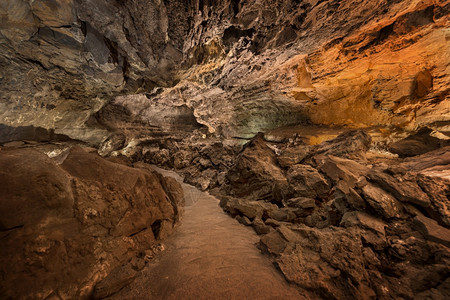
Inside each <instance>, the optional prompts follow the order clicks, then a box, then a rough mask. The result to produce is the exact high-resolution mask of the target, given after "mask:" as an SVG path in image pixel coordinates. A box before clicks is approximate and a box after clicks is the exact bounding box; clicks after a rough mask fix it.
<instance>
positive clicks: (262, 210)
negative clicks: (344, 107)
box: [216, 130, 450, 299]
mask: <svg viewBox="0 0 450 300" xmlns="http://www.w3.org/2000/svg"><path fill="white" fill-rule="evenodd" d="M369 147H370V136H368V135H367V134H366V133H365V132H364V131H360V130H358V131H351V132H347V133H345V134H342V135H340V136H338V137H337V138H335V139H334V140H330V141H328V142H325V143H322V144H320V145H317V146H307V145H304V146H302V145H297V146H292V145H285V146H284V147H281V149H279V150H280V151H277V152H278V154H277V153H276V152H275V151H273V150H272V149H271V148H270V147H269V146H268V145H267V143H266V142H265V141H264V140H263V136H262V135H258V136H256V137H255V138H254V139H253V140H252V141H251V142H249V143H248V144H247V145H245V146H244V149H243V150H242V152H241V153H240V154H239V156H238V157H237V159H236V162H235V164H234V165H233V166H232V167H231V168H230V169H229V170H228V172H227V174H226V179H227V181H226V184H225V185H224V186H223V187H222V188H221V190H220V192H217V191H216V194H217V195H218V196H219V197H220V198H221V203H220V205H221V206H222V207H223V208H224V210H225V211H227V212H228V213H229V214H230V215H232V216H233V217H236V220H238V221H239V222H240V223H242V224H244V225H248V226H252V227H253V228H254V229H255V231H256V232H257V233H258V234H260V235H261V240H260V243H259V247H260V249H261V250H262V251H263V252H265V253H267V254H268V255H270V256H271V257H272V258H273V260H274V262H275V264H276V266H277V267H278V268H279V269H280V270H281V272H282V273H283V274H284V276H285V277H286V278H287V279H288V280H289V281H290V282H293V283H296V284H298V285H299V286H301V287H302V288H306V289H308V290H311V291H313V292H315V293H317V294H318V295H320V296H321V297H323V298H326V299H369V298H377V299H391V298H403V299H412V298H415V299H446V298H448V297H449V296H450V295H449V291H450V280H449V278H448V274H449V271H450V267H449V266H450V250H449V247H450V229H449V227H450V226H449V225H450V224H449V223H448V217H449V209H450V200H449V196H450V178H449V175H450V173H449V170H450V147H443V148H440V149H437V150H434V151H431V152H427V153H426V154H423V155H421V156H415V157H411V158H408V159H405V160H403V159H397V160H396V161H395V163H394V164H390V165H388V164H385V163H379V162H377V161H376V160H373V159H372V160H371V159H369V158H368V157H367V155H366V153H367V152H368V150H369Z"/></svg>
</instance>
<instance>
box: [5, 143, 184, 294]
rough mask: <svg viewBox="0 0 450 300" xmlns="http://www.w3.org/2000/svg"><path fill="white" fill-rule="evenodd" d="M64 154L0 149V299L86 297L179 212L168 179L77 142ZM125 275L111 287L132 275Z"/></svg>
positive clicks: (179, 196)
mask: <svg viewBox="0 0 450 300" xmlns="http://www.w3.org/2000/svg"><path fill="white" fill-rule="evenodd" d="M63 156H65V159H55V160H52V159H50V158H48V157H47V156H46V155H45V154H42V153H40V152H38V151H36V150H32V149H11V150H5V149H2V150H1V151H0V181H1V182H2V184H1V185H0V226H1V231H2V234H1V237H2V247H1V248H0V266H1V267H0V269H1V273H2V274H4V278H3V280H2V282H1V289H0V290H1V293H2V297H6V298H34V299H35V298H39V299H44V298H46V297H47V296H50V295H54V294H56V295H59V296H60V297H62V298H78V299H86V298H88V297H89V296H90V295H91V293H92V292H93V290H94V286H95V285H96V284H97V283H98V282H99V281H100V280H102V279H103V278H105V276H107V275H108V274H112V273H111V272H112V271H113V270H114V269H115V268H116V267H118V266H121V265H123V264H124V263H126V262H127V261H128V260H129V258H130V257H134V256H136V254H137V253H139V252H141V251H143V250H145V249H149V248H150V247H152V245H153V244H154V243H155V242H156V240H157V239H158V238H161V237H164V236H166V235H167V233H169V232H170V231H171V230H172V227H173V226H174V225H175V224H176V223H177V222H178V221H179V219H180V217H181V215H182V211H183V193H182V190H181V187H180V186H179V184H178V183H176V182H174V181H172V180H171V179H167V178H165V177H163V176H160V175H158V174H156V173H154V172H153V171H149V170H146V169H142V168H140V169H137V168H131V167H128V166H125V165H123V164H117V163H113V162H110V161H107V160H105V159H103V158H101V157H100V156H98V155H97V154H93V153H87V152H85V151H84V150H83V149H81V148H79V147H75V148H72V149H71V150H69V151H68V153H65V154H63ZM56 161H58V162H59V163H61V162H62V163H61V164H57V163H56ZM61 270H63V271H61ZM111 276H113V275H111ZM113 277H114V276H113ZM125 277H127V278H125ZM125 277H123V278H122V277H121V278H119V279H118V280H117V284H116V283H114V286H116V287H115V288H113V290H115V289H117V288H118V287H119V286H121V285H122V283H123V282H128V281H129V280H131V279H132V277H133V276H131V277H128V276H125ZM111 278H112V277H111ZM114 281H116V280H114ZM101 290H104V289H103V288H102V289H98V293H100V294H101V295H103V294H104V293H103V292H100V291H101ZM111 291H112V290H111ZM108 293H110V292H108Z"/></svg>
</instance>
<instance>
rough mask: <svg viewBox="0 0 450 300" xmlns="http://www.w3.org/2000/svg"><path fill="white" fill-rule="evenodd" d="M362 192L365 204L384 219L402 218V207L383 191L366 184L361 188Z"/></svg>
mask: <svg viewBox="0 0 450 300" xmlns="http://www.w3.org/2000/svg"><path fill="white" fill-rule="evenodd" d="M362 192H363V195H364V198H365V199H366V201H367V203H368V204H369V205H370V206H371V207H372V208H373V209H374V210H375V211H376V212H377V213H379V214H380V215H381V216H383V217H384V218H386V219H390V218H400V217H401V216H402V214H403V213H402V211H403V207H402V205H401V204H400V203H399V202H398V201H397V200H396V199H395V198H394V197H393V196H391V195H390V194H388V193H387V192H385V191H384V190H382V189H380V188H379V187H377V186H374V185H372V184H368V185H366V186H364V187H363V188H362Z"/></svg>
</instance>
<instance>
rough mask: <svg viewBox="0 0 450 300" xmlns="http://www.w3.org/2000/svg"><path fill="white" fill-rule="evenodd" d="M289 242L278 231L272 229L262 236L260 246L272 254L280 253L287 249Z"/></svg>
mask: <svg viewBox="0 0 450 300" xmlns="http://www.w3.org/2000/svg"><path fill="white" fill-rule="evenodd" d="M287 245H288V242H287V241H286V240H285V239H284V238H283V237H282V236H281V234H280V233H279V232H278V231H271V232H269V233H268V234H265V235H263V236H262V237H261V240H260V242H259V247H260V249H262V251H264V252H267V253H270V254H272V255H280V254H281V253H283V251H284V250H285V249H286V247H287Z"/></svg>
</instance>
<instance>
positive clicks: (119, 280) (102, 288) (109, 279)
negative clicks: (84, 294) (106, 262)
mask: <svg viewBox="0 0 450 300" xmlns="http://www.w3.org/2000/svg"><path fill="white" fill-rule="evenodd" d="M137 274H138V273H137V272H136V271H135V270H134V269H133V268H132V267H131V264H126V265H124V266H119V267H117V268H115V269H114V270H112V271H111V273H109V274H108V276H106V278H104V279H103V280H102V281H100V282H99V283H97V285H96V286H95V289H94V294H93V296H92V297H93V298H94V299H103V298H106V297H108V296H111V295H113V294H115V293H117V292H118V291H120V290H121V289H122V288H124V287H125V286H127V285H129V284H130V283H131V282H133V280H134V279H135V278H136V276H137Z"/></svg>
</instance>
